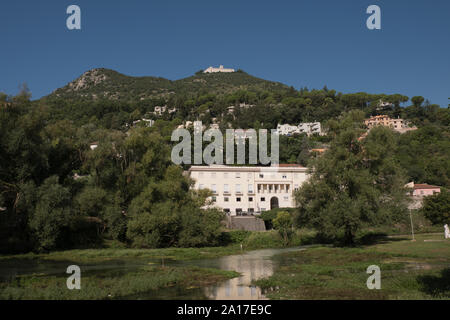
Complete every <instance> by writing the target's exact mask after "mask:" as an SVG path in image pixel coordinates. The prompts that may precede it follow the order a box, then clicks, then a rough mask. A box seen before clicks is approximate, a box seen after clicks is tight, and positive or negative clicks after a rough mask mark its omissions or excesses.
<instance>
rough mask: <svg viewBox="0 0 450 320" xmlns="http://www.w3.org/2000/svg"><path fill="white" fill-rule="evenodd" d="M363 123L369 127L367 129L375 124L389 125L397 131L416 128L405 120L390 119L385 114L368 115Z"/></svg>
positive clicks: (403, 131) (402, 131)
mask: <svg viewBox="0 0 450 320" xmlns="http://www.w3.org/2000/svg"><path fill="white" fill-rule="evenodd" d="M364 123H365V125H366V126H367V128H369V130H370V129H372V128H374V127H376V126H385V127H390V128H392V129H394V130H395V131H397V132H399V133H405V132H408V131H412V130H417V127H410V126H409V123H408V122H407V121H406V120H403V119H400V118H398V119H392V118H390V117H389V116H387V115H379V116H373V117H370V118H369V119H366V120H364Z"/></svg>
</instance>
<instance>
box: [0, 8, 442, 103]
mask: <svg viewBox="0 0 450 320" xmlns="http://www.w3.org/2000/svg"><path fill="white" fill-rule="evenodd" d="M71 4H76V5H78V6H80V8H81V27H82V29H81V30H73V31H70V30H68V29H67V27H66V19H67V17H68V15H67V14H66V9H67V7H68V6H69V5H71ZM372 4H376V5H379V6H380V8H381V30H368V29H367V27H366V20H367V17H368V16H369V15H368V14H366V9H367V7H368V6H369V5H372ZM0 39H1V42H0V91H4V92H6V93H8V94H15V93H17V91H18V85H19V84H20V83H23V82H26V83H27V84H28V86H29V88H30V89H31V91H32V94H33V98H40V97H41V96H43V95H47V94H49V93H51V92H52V91H53V90H54V89H56V88H58V87H62V86H64V85H65V84H67V83H68V82H69V81H72V80H74V79H75V78H77V77H79V76H80V75H81V74H82V73H83V72H84V71H87V70H88V69H91V68H95V67H105V68H111V69H114V70H117V71H119V72H121V73H124V74H127V75H133V76H144V75H151V76H161V77H165V78H168V79H172V80H175V79H179V78H183V77H186V76H189V75H192V74H193V73H194V72H196V71H198V70H199V69H204V68H206V67H208V66H210V65H214V66H218V65H219V64H223V65H224V66H225V67H232V68H241V69H243V70H244V71H246V72H248V73H250V74H252V75H255V76H258V77H261V78H264V79H268V80H274V81H280V82H283V83H285V84H288V85H292V86H294V87H295V88H297V89H298V88H300V87H304V86H306V87H308V88H318V89H320V88H322V87H323V86H324V85H327V86H328V88H330V89H336V90H337V91H341V92H344V93H347V92H358V91H366V92H370V93H402V94H405V95H407V96H409V97H412V96H414V95H422V96H424V97H425V98H428V99H429V100H430V101H431V102H432V103H437V104H440V105H441V106H442V107H446V106H447V104H448V98H449V97H450V1H449V0H427V1H423V0H387V1H380V0H369V1H366V0H308V1H305V0H276V1H275V0H272V1H266V0H190V1H188V0H179V1H178V0H127V1H121V0H114V1H111V0H108V1H107V0H71V1H65V0H55V1H46V0H42V1H35V0H28V1H24V0H14V1H12V0H8V1H6V0H5V1H2V5H1V8H0Z"/></svg>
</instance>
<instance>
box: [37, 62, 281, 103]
mask: <svg viewBox="0 0 450 320" xmlns="http://www.w3.org/2000/svg"><path fill="white" fill-rule="evenodd" d="M238 90H249V91H281V92H283V91H287V90H289V87H288V86H286V85H284V84H281V83H278V82H273V81H268V80H264V79H260V78H257V77H254V76H251V75H249V74H247V73H245V72H244V71H241V70H239V71H237V72H234V73H213V74H204V73H202V72H200V71H199V72H197V73H196V74H195V75H194V76H191V77H188V78H184V79H179V80H174V81H172V80H168V79H164V78H161V77H132V76H127V75H124V74H121V73H119V72H117V71H114V70H110V69H104V68H98V69H92V70H89V71H87V72H85V73H84V74H83V75H81V76H80V77H79V78H77V79H76V80H74V81H72V82H70V83H69V84H67V85H66V86H64V87H62V88H59V89H57V90H55V91H54V92H53V93H52V94H50V95H49V96H47V97H45V98H44V99H54V98H64V99H77V100H80V99H82V100H99V99H108V100H120V101H141V100H145V99H149V98H167V97H168V96H170V95H172V94H189V93H191V92H197V93H198V92H203V93H212V94H228V93H233V92H236V91H238Z"/></svg>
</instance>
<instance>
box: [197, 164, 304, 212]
mask: <svg viewBox="0 0 450 320" xmlns="http://www.w3.org/2000/svg"><path fill="white" fill-rule="evenodd" d="M189 175H190V177H191V178H192V179H194V181H195V186H194V188H195V189H210V190H211V191H212V192H213V197H212V199H211V200H212V203H213V204H212V206H213V207H218V208H221V209H223V211H224V212H226V213H228V214H230V215H231V216H235V215H247V214H249V215H251V214H259V213H261V212H263V211H265V210H270V209H274V208H279V207H280V208H293V207H294V206H295V199H294V191H296V190H297V189H298V188H299V187H300V186H301V185H302V184H303V182H305V181H306V180H307V178H308V175H307V168H305V167H302V166H300V165H296V164H280V165H279V166H278V167H250V166H248V167H239V166H226V165H211V166H192V167H191V168H190V169H189Z"/></svg>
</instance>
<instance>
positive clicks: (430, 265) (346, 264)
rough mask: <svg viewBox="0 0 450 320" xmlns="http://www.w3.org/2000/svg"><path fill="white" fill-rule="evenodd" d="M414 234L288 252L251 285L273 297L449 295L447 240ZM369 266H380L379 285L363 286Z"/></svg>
mask: <svg viewBox="0 0 450 320" xmlns="http://www.w3.org/2000/svg"><path fill="white" fill-rule="evenodd" d="M416 239H417V241H415V242H412V241H411V240H410V239H409V238H408V239H407V238H402V237H398V238H390V239H386V240H384V241H383V242H381V243H378V244H375V245H370V246H362V247H358V248H333V247H316V248H310V249H308V250H305V251H300V252H293V253H287V254H285V255H284V257H282V258H283V259H282V260H283V261H284V264H282V265H281V266H280V267H279V268H278V269H277V270H276V271H275V273H274V274H273V275H272V276H271V277H269V278H266V279H261V280H258V281H256V282H255V284H256V285H258V286H260V287H261V288H262V289H263V290H265V291H266V293H267V296H268V297H269V298H272V299H450V241H445V240H443V237H442V235H419V236H417V238H416ZM424 240H426V241H424ZM279 258H280V260H281V257H279ZM286 261H288V263H286ZM370 265H377V266H379V267H380V269H381V290H369V289H367V286H366V281H367V278H368V277H369V274H367V273H366V270H367V267H368V266H370Z"/></svg>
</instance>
